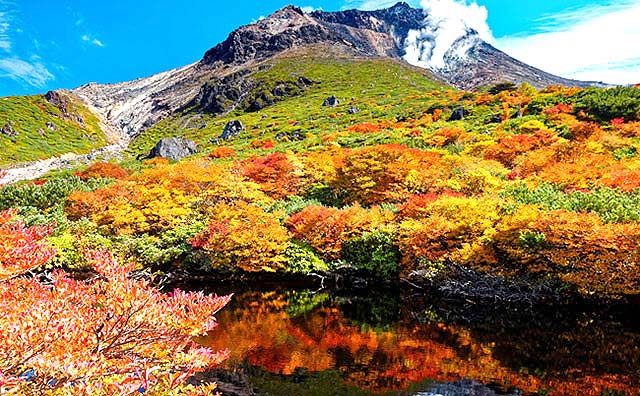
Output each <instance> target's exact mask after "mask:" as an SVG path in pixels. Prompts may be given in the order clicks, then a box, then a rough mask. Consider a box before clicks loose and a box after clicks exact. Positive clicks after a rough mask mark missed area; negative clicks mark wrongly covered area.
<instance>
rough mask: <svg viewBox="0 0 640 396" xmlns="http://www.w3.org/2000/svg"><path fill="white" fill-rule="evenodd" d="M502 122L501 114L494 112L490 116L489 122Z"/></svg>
mask: <svg viewBox="0 0 640 396" xmlns="http://www.w3.org/2000/svg"><path fill="white" fill-rule="evenodd" d="M501 122H502V117H501V116H500V114H494V115H492V116H491V118H489V124H499V123H501Z"/></svg>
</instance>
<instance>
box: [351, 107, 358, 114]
mask: <svg viewBox="0 0 640 396" xmlns="http://www.w3.org/2000/svg"><path fill="white" fill-rule="evenodd" d="M359 112H360V109H359V108H357V107H355V106H351V107H349V114H357V113H359Z"/></svg>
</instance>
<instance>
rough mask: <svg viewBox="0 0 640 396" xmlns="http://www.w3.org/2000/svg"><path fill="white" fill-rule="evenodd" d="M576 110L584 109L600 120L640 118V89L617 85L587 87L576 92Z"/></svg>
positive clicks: (574, 97)
mask: <svg viewBox="0 0 640 396" xmlns="http://www.w3.org/2000/svg"><path fill="white" fill-rule="evenodd" d="M572 99H573V100H574V102H575V104H574V110H575V111H576V112H580V111H584V112H586V113H588V114H590V115H592V116H594V117H596V118H598V119H600V120H603V121H610V120H612V119H614V118H620V117H622V118H624V119H625V120H626V121H634V120H640V89H638V88H634V87H615V88H609V89H600V88H587V89H585V90H583V91H581V92H578V93H577V94H575V95H574V96H573V97H572Z"/></svg>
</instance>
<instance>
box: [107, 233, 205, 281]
mask: <svg viewBox="0 0 640 396" xmlns="http://www.w3.org/2000/svg"><path fill="white" fill-rule="evenodd" d="M204 228H205V225H204V224H203V223H199V222H195V223H192V224H187V225H184V226H179V227H176V228H173V229H170V230H168V231H166V232H164V233H162V234H160V235H158V236H151V235H146V234H143V235H140V236H124V237H122V238H121V239H120V240H119V243H120V244H121V246H122V247H123V248H124V251H125V252H126V255H127V256H129V257H131V258H132V259H135V260H136V261H137V262H138V263H139V264H141V265H142V266H143V267H145V268H165V269H166V268H168V267H170V266H172V265H175V264H176V263H178V262H181V261H188V260H191V259H192V258H191V253H192V248H191V244H190V243H189V242H188V241H189V240H190V239H191V238H193V237H195V236H196V235H197V234H198V233H200V232H201V231H202V230H204Z"/></svg>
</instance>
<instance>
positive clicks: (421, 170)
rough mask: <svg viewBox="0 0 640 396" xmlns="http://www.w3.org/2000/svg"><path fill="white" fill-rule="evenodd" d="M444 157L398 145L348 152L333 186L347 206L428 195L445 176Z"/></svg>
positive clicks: (396, 200)
mask: <svg viewBox="0 0 640 396" xmlns="http://www.w3.org/2000/svg"><path fill="white" fill-rule="evenodd" d="M440 164H441V155H440V154H438V153H434V152H429V151H422V150H418V149H410V148H407V147H406V146H402V145H396V144H385V145H379V146H372V147H366V148H363V149H360V150H350V151H347V152H346V155H345V159H344V165H343V166H341V167H340V168H338V170H337V172H336V178H335V180H334V181H333V182H332V185H333V186H334V187H335V188H336V189H337V191H338V192H339V193H340V194H341V195H343V196H344V197H345V201H346V202H347V203H354V202H359V203H362V204H367V205H371V204H376V203H381V202H384V201H387V202H398V201H402V200H404V199H406V197H408V196H409V195H411V194H414V193H421V192H426V191H428V190H429V189H430V188H432V187H433V186H434V185H435V183H436V182H437V181H438V180H439V179H440V178H441V177H442V176H443V175H442V174H441V172H442V171H443V169H441V168H440V167H439V166H438V165H440Z"/></svg>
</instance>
